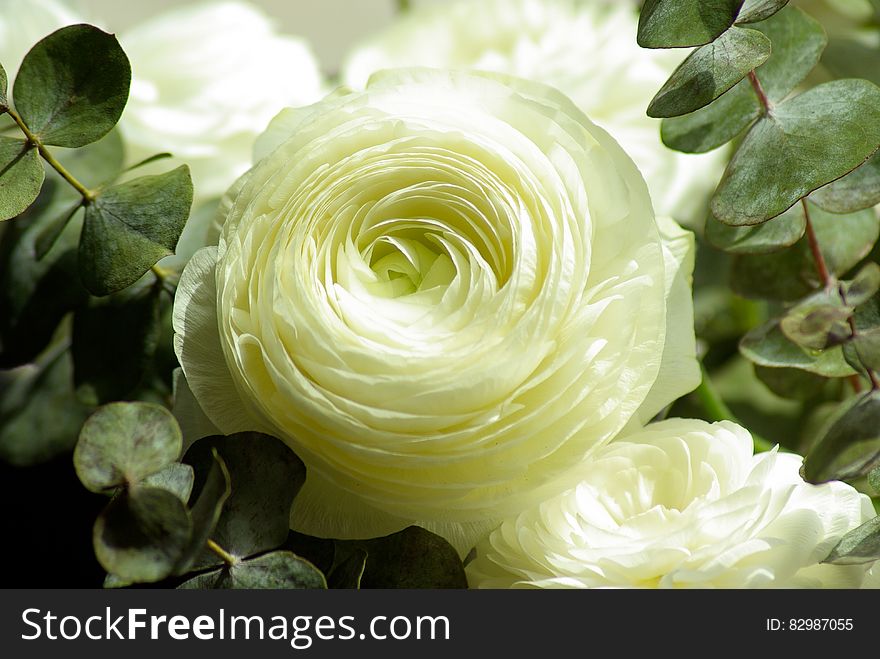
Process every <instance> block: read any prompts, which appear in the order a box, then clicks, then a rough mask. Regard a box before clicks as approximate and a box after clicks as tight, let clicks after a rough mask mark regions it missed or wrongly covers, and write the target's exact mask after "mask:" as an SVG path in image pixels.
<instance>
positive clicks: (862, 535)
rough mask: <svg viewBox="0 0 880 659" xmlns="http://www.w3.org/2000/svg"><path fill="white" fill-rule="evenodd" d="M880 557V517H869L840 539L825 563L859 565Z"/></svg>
mask: <svg viewBox="0 0 880 659" xmlns="http://www.w3.org/2000/svg"><path fill="white" fill-rule="evenodd" d="M877 559H880V517H874V518H873V519H869V520H868V521H867V522H865V523H864V524H862V525H861V526H859V527H857V528H854V529H853V530H852V531H850V532H849V533H847V534H846V535H845V536H843V537H842V538H841V539H840V542H838V543H837V546H835V547H834V549H832V550H831V553H830V554H828V557H827V558H826V559H825V560H824V561H822V562H823V563H834V564H836V565H858V564H860V563H873V562H874V561H876V560H877Z"/></svg>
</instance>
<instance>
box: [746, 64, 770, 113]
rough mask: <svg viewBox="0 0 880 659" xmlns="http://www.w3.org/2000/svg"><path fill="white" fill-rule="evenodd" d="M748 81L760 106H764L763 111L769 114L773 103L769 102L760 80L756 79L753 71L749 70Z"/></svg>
mask: <svg viewBox="0 0 880 659" xmlns="http://www.w3.org/2000/svg"><path fill="white" fill-rule="evenodd" d="M749 82H750V83H751V85H752V89H754V90H755V96H757V97H758V101H760V103H761V107H762V108H764V112H765V113H768V114H769V113H770V111H771V110H772V109H773V104H772V103H771V102H770V99H769V98H767V93H766V92H765V91H764V88H763V87H762V86H761V81H760V80H758V76H756V75H755V72H754V71H749Z"/></svg>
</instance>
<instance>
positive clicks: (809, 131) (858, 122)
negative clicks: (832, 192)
mask: <svg viewBox="0 0 880 659" xmlns="http://www.w3.org/2000/svg"><path fill="white" fill-rule="evenodd" d="M878 146H880V88H878V87H877V86H876V85H874V84H873V83H870V82H868V81H867V80H835V81H833V82H829V83H825V84H823V85H819V86H818V87H814V88H813V89H811V90H809V91H807V92H804V93H803V94H801V95H800V96H796V97H794V98H792V99H790V100H788V101H786V102H784V103H782V104H780V105H778V106H777V107H776V108H775V109H774V110H773V111H772V112H771V113H769V114H766V115H764V116H762V117H761V118H760V119H758V121H757V123H756V124H755V125H754V126H753V127H752V129H751V130H750V131H749V133H748V135H747V136H746V138H745V139H744V140H743V143H742V144H741V145H740V148H739V149H738V150H737V152H736V154H735V155H734V157H733V159H732V160H731V161H730V163H729V164H728V166H727V170H726V171H725V172H724V176H723V177H722V179H721V182H720V183H719V185H718V189H717V190H716V192H715V195H714V197H713V198H712V204H711V206H712V212H713V213H714V215H715V217H717V218H718V219H719V220H721V221H722V222H725V223H726V224H731V225H734V226H742V225H751V224H760V223H761V222H764V221H766V220H768V219H770V218H771V217H775V216H776V215H779V214H780V213H782V212H783V211H785V210H786V209H788V208H790V207H791V206H792V205H793V204H795V203H796V202H797V201H798V200H799V199H800V198H801V197H804V196H806V195H807V194H809V193H810V192H812V191H813V190H816V189H817V188H819V187H821V186H823V185H825V184H826V183H829V182H830V181H833V180H835V179H837V178H840V177H841V176H843V175H844V174H846V173H848V172H850V171H852V170H853V169H855V168H856V167H858V166H859V165H861V164H862V163H863V162H865V160H867V159H868V158H869V157H870V156H871V155H872V154H873V153H874V151H876V150H877V148H878Z"/></svg>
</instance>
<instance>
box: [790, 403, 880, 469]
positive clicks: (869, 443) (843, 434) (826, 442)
mask: <svg viewBox="0 0 880 659" xmlns="http://www.w3.org/2000/svg"><path fill="white" fill-rule="evenodd" d="M878 462H880V392H877V391H871V392H868V393H867V394H864V395H863V396H860V397H858V398H855V399H853V400H852V402H851V403H850V404H849V406H848V407H845V408H844V410H843V413H842V414H841V415H840V416H839V417H838V418H837V419H836V420H835V421H834V422H833V423H832V424H831V426H830V427H829V428H828V430H827V432H826V433H825V435H824V436H823V437H822V438H821V439H820V440H819V441H818V442H817V443H816V445H815V446H814V447H813V448H812V450H811V451H810V452H809V453H808V454H807V456H806V458H804V466H803V473H804V478H805V479H806V480H807V481H809V482H811V483H824V482H826V481H830V480H850V479H854V478H860V477H862V476H865V475H867V474H868V472H870V471H871V470H872V469H874V468H876V467H877V466H878Z"/></svg>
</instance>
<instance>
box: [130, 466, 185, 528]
mask: <svg viewBox="0 0 880 659" xmlns="http://www.w3.org/2000/svg"><path fill="white" fill-rule="evenodd" d="M194 479H195V475H194V474H193V469H192V467H190V466H189V465H185V464H180V463H179V462H175V463H173V464H170V465H168V466H167V467H165V469H163V470H162V471H157V472H156V473H154V474H150V475H149V476H147V477H146V478H144V479H143V480H142V481H141V484H142V485H144V486H148V487H157V488H159V489H160V490H166V491H168V492H171V494H173V495H174V496H176V497H177V498H178V499H180V500H181V501H182V502H183V503H186V502H187V501H188V500H189V495H190V494H191V493H192V487H193V480H194ZM193 516H195V513H193Z"/></svg>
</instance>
